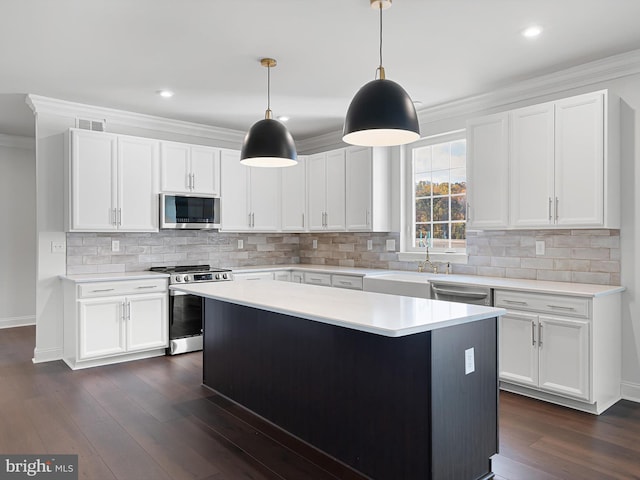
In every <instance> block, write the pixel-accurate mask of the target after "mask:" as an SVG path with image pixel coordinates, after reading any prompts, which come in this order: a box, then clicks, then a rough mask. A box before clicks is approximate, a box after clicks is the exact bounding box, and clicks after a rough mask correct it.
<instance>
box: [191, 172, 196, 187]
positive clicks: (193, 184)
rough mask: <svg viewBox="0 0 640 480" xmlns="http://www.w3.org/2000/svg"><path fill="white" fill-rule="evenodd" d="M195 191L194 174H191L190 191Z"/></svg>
mask: <svg viewBox="0 0 640 480" xmlns="http://www.w3.org/2000/svg"><path fill="white" fill-rule="evenodd" d="M195 189H196V174H195V173H192V174H191V190H195Z"/></svg>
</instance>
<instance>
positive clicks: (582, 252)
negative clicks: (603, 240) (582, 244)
mask: <svg viewBox="0 0 640 480" xmlns="http://www.w3.org/2000/svg"><path fill="white" fill-rule="evenodd" d="M571 257H572V258H586V259H592V260H609V257H610V252H609V249H607V248H572V249H571Z"/></svg>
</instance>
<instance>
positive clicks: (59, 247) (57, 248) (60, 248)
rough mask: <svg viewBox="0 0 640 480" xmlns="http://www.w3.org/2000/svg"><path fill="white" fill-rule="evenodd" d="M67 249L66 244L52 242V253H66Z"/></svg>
mask: <svg viewBox="0 0 640 480" xmlns="http://www.w3.org/2000/svg"><path fill="white" fill-rule="evenodd" d="M66 249H67V244H66V243H65V242H51V253H65V251H66Z"/></svg>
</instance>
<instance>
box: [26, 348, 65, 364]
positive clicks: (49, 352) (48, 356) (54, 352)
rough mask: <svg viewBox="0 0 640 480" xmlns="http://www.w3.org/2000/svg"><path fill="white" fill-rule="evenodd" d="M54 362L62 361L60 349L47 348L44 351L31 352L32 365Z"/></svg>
mask: <svg viewBox="0 0 640 480" xmlns="http://www.w3.org/2000/svg"><path fill="white" fill-rule="evenodd" d="M54 360H62V348H49V349H46V350H38V349H37V348H36V349H35V350H34V351H33V359H32V361H33V363H43V362H53V361H54Z"/></svg>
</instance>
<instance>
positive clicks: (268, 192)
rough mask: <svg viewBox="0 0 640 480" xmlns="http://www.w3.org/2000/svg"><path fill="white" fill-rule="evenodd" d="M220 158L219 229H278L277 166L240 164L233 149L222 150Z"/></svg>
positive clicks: (241, 230)
mask: <svg viewBox="0 0 640 480" xmlns="http://www.w3.org/2000/svg"><path fill="white" fill-rule="evenodd" d="M221 158H222V160H221V176H222V178H223V179H224V180H223V182H222V192H221V196H220V204H221V210H222V212H221V220H220V224H221V226H220V229H221V230H224V231H227V232H246V231H274V232H275V231H278V230H280V169H278V168H262V167H247V166H245V165H242V164H241V163H240V152H239V151H235V150H223V151H222V154H221Z"/></svg>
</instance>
